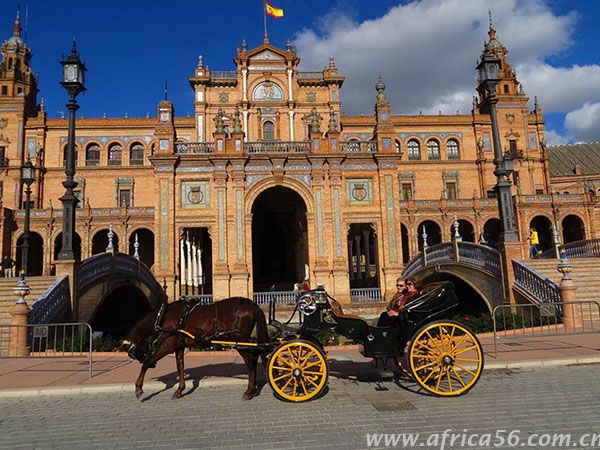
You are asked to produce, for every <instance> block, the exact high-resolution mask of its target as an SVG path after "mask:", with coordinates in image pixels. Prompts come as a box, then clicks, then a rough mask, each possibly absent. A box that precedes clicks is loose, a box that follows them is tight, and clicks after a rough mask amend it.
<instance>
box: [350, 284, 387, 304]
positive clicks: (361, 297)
mask: <svg viewBox="0 0 600 450" xmlns="http://www.w3.org/2000/svg"><path fill="white" fill-rule="evenodd" d="M350 301H353V302H360V303H363V302H380V301H381V289H380V288H356V289H350Z"/></svg>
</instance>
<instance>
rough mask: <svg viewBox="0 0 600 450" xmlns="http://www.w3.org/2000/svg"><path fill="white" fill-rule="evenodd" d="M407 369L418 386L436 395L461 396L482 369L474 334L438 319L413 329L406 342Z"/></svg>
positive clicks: (455, 323) (475, 380)
mask: <svg viewBox="0 0 600 450" xmlns="http://www.w3.org/2000/svg"><path fill="white" fill-rule="evenodd" d="M408 360H409V364H410V370H411V372H412V374H413V376H414V378H415V380H416V381H417V383H419V385H420V386H421V387H422V388H423V389H425V390H427V391H429V392H431V393H433V394H436V395H442V396H453V395H461V394H464V393H466V392H467V391H468V390H469V389H471V388H472V387H473V386H475V384H476V383H477V381H478V380H479V377H480V376H481V371H482V370H483V351H482V350H481V344H480V343H479V341H478V340H477V337H476V336H475V335H474V334H473V333H471V331H469V330H468V329H467V328H465V327H464V326H463V325H461V324H459V323H457V322H450V321H440V322H433V323H430V324H427V325H425V326H424V327H422V328H421V329H419V331H417V332H416V333H415V335H414V337H413V340H412V343H411V344H410V352H409V356H408Z"/></svg>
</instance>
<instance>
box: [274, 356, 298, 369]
mask: <svg viewBox="0 0 600 450" xmlns="http://www.w3.org/2000/svg"><path fill="white" fill-rule="evenodd" d="M276 361H278V362H279V361H282V362H283V363H285V364H287V365H288V366H290V367H294V365H293V364H292V363H291V362H289V361H288V360H287V359H286V358H284V357H283V355H278V356H277V359H276Z"/></svg>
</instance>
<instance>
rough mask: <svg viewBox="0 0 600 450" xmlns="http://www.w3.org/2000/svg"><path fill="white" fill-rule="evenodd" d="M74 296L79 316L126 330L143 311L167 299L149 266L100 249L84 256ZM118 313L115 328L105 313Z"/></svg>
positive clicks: (114, 314)
mask: <svg viewBox="0 0 600 450" xmlns="http://www.w3.org/2000/svg"><path fill="white" fill-rule="evenodd" d="M77 298H78V299H79V304H78V312H79V320H80V321H82V322H89V323H96V324H97V325H98V324H100V325H102V326H104V327H108V328H107V329H106V331H112V332H116V331H118V332H125V333H126V332H127V331H128V330H126V329H125V328H127V327H131V326H132V325H133V324H134V323H135V321H136V320H137V319H139V318H141V317H142V316H143V314H145V312H146V311H149V310H150V309H153V308H155V307H157V306H158V305H159V304H160V303H161V302H164V301H166V300H167V296H166V294H165V292H164V291H163V289H162V286H161V285H160V283H159V282H158V281H157V280H156V278H155V277H154V275H153V274H152V272H151V271H150V269H148V267H146V265H145V264H143V263H141V262H140V261H138V260H137V259H136V258H134V257H132V256H129V255H127V254H125V253H115V254H112V253H101V254H98V255H94V256H91V257H89V258H87V259H85V260H84V261H83V262H82V263H81V265H80V269H79V276H78V286H77ZM108 316H113V318H115V317H117V316H123V320H121V318H119V317H117V319H116V322H115V323H116V324H117V325H118V326H117V327H116V328H115V327H113V328H110V326H109V325H107V323H108V322H107V321H106V320H105V319H104V318H105V317H108Z"/></svg>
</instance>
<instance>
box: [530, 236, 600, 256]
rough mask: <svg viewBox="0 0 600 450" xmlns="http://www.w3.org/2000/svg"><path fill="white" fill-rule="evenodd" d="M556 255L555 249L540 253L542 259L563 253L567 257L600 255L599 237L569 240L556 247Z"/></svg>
mask: <svg viewBox="0 0 600 450" xmlns="http://www.w3.org/2000/svg"><path fill="white" fill-rule="evenodd" d="M558 253H559V254H558V255H557V254H556V250H555V249H553V248H552V249H550V250H546V251H545V252H543V253H542V254H541V255H540V258H543V259H553V258H557V257H559V256H560V255H561V254H564V255H565V256H566V257H567V258H595V257H598V256H600V239H585V240H582V241H575V242H569V243H568V244H563V245H560V246H559V247H558Z"/></svg>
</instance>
